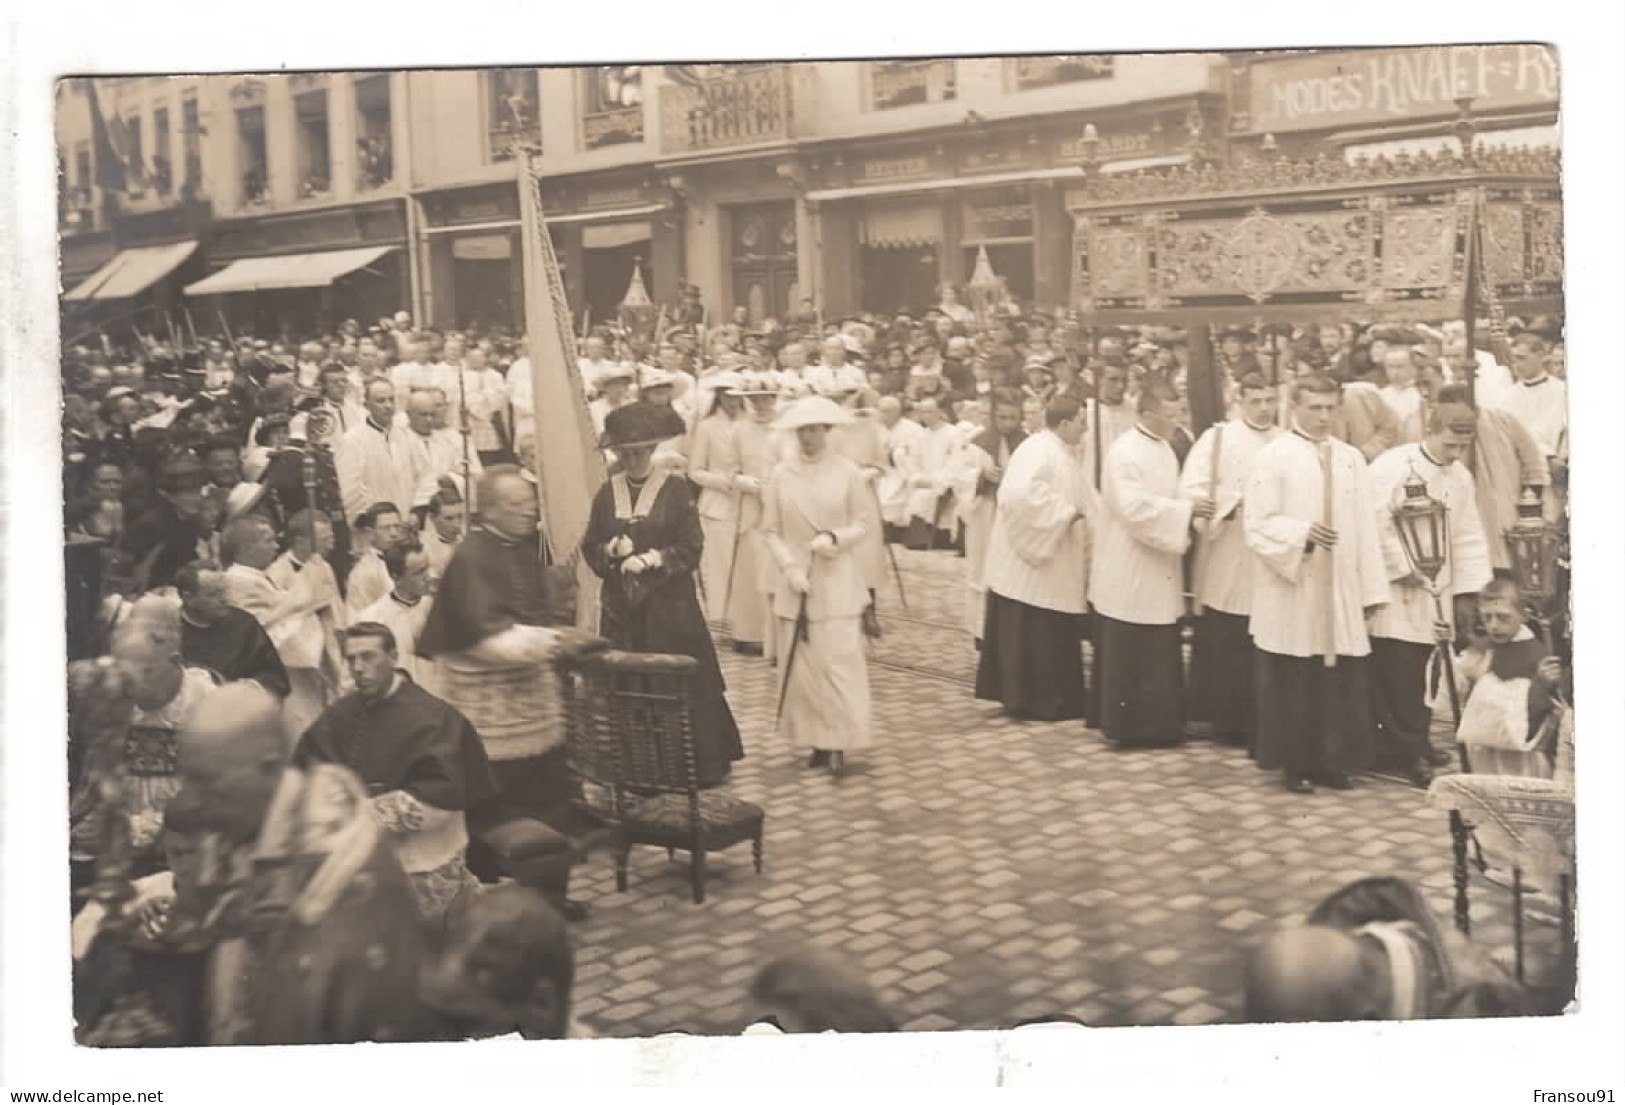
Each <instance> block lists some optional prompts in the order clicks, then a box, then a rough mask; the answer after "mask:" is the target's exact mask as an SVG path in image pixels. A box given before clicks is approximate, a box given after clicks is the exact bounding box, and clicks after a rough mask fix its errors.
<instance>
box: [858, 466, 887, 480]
mask: <svg viewBox="0 0 1625 1105" xmlns="http://www.w3.org/2000/svg"><path fill="white" fill-rule="evenodd" d="M885 474H886V470H885V469H884V468H876V467H874V466H873V465H870V466H869V467H867V468H865V469H864V470H863V478H864V480H865V481H866V482H868V483H874V482H875V481H877V480H879V479H880V477H881V476H883V475H885Z"/></svg>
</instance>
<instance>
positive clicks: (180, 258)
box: [62, 241, 197, 303]
mask: <svg viewBox="0 0 1625 1105" xmlns="http://www.w3.org/2000/svg"><path fill="white" fill-rule="evenodd" d="M196 252H197V243H196V242H195V241H188V242H173V243H171V244H169V245H167V246H142V247H141V248H139V249H126V250H121V251H119V252H118V253H115V254H114V255H113V259H112V260H111V261H109V262H107V264H105V265H103V266H102V267H101V268H99V269H97V270H96V271H95V272H93V273H91V274H90V276H89V277H87V278H86V279H85V281H84V282H83V283H81V284H79V285H78V286H76V287H75V288H74V289H73V290H72V291H71V292H69V293H68V294H67V295H65V296H63V297H62V298H63V299H65V300H67V301H69V302H72V303H78V302H82V301H84V300H87V299H129V298H130V297H131V296H136V295H140V294H141V293H142V292H144V291H146V290H147V289H148V288H150V287H152V286H153V285H154V284H156V283H158V281H160V280H162V279H163V278H164V277H166V276H168V275H169V274H170V273H172V272H174V271H175V270H176V269H178V268H180V267H181V265H182V264H183V263H184V262H185V261H186V259H187V258H188V257H190V256H192V254H194V253H196Z"/></svg>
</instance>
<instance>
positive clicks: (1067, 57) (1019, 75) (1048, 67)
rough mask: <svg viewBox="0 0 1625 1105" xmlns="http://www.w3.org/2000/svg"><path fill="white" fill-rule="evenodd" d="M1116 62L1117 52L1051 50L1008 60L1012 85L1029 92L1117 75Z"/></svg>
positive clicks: (1017, 89) (1016, 88)
mask: <svg viewBox="0 0 1625 1105" xmlns="http://www.w3.org/2000/svg"><path fill="white" fill-rule="evenodd" d="M1116 62H1117V58H1116V56H1115V55H1113V54H1049V55H1046V56H1044V57H1028V58H1010V59H1008V61H1007V64H1008V66H1009V72H1010V84H1011V86H1012V87H1013V88H1014V89H1015V91H1017V92H1027V91H1030V90H1031V89H1034V88H1049V87H1051V86H1052V85H1057V84H1072V83H1073V82H1075V81H1098V80H1106V79H1108V78H1110V77H1111V76H1113V75H1114V73H1115V70H1116Z"/></svg>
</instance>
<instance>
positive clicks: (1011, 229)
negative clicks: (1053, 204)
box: [960, 202, 1033, 245]
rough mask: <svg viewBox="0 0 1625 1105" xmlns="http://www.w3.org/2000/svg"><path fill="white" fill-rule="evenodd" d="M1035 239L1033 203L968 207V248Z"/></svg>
mask: <svg viewBox="0 0 1625 1105" xmlns="http://www.w3.org/2000/svg"><path fill="white" fill-rule="evenodd" d="M1032 236H1033V207H1032V204H1030V203H1003V204H996V205H989V206H977V205H976V204H975V203H974V202H967V203H966V204H965V222H964V231H963V233H962V234H961V236H960V240H961V242H962V243H963V244H965V245H977V244H979V243H981V242H992V241H1010V240H1027V239H1031V238H1032Z"/></svg>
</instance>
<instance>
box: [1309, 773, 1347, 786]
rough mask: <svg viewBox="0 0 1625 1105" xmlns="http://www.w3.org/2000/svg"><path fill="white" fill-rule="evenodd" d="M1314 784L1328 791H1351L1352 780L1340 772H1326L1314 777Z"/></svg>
mask: <svg viewBox="0 0 1625 1105" xmlns="http://www.w3.org/2000/svg"><path fill="white" fill-rule="evenodd" d="M1315 784H1316V785H1317V786H1323V787H1325V788H1326V789H1328V790H1353V789H1354V780H1353V779H1350V778H1349V777H1348V776H1347V775H1344V774H1343V773H1342V772H1341V771H1328V772H1326V773H1325V774H1323V775H1318V776H1316V777H1315Z"/></svg>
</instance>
